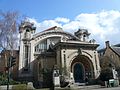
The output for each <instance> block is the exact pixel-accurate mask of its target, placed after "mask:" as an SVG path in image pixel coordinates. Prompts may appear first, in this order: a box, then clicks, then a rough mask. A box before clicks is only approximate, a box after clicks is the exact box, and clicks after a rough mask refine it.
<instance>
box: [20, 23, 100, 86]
mask: <svg viewBox="0 0 120 90" xmlns="http://www.w3.org/2000/svg"><path fill="white" fill-rule="evenodd" d="M19 30H20V50H19V75H18V77H19V79H20V80H27V81H33V82H34V81H35V82H37V83H41V84H43V83H51V80H52V73H53V70H54V69H57V70H59V74H60V76H63V77H64V79H65V81H68V82H69V81H70V80H71V79H72V80H73V81H74V83H77V82H79V83H83V82H85V77H88V78H89V79H96V78H98V76H99V75H100V65H99V58H98V53H97V50H96V49H97V47H98V46H99V44H97V43H95V40H89V39H88V38H89V35H90V33H89V32H88V31H87V30H86V29H79V30H78V31H77V32H75V33H74V35H73V34H70V33H68V32H65V31H63V29H62V28H60V27H57V26H55V27H52V28H49V29H47V30H44V31H42V32H39V33H35V27H34V25H33V24H32V23H29V22H23V23H22V24H21V26H20V28H19ZM71 75H73V78H71Z"/></svg>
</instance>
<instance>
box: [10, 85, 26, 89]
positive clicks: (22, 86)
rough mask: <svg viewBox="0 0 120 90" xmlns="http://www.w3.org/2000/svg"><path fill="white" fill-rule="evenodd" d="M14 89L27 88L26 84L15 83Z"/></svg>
mask: <svg viewBox="0 0 120 90" xmlns="http://www.w3.org/2000/svg"><path fill="white" fill-rule="evenodd" d="M12 90H27V85H26V84H18V85H13V86H12Z"/></svg>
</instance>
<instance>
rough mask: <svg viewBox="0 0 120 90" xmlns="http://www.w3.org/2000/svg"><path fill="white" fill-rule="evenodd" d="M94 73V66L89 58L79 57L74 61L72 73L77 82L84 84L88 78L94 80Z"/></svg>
mask: <svg viewBox="0 0 120 90" xmlns="http://www.w3.org/2000/svg"><path fill="white" fill-rule="evenodd" d="M93 71H94V70H93V64H92V62H91V60H90V59H89V58H88V57H87V56H84V55H78V56H77V57H75V59H73V60H72V63H71V72H72V73H73V77H74V80H75V82H79V83H84V82H85V78H86V77H88V78H89V79H90V78H93V77H94V76H93V75H94V72H93Z"/></svg>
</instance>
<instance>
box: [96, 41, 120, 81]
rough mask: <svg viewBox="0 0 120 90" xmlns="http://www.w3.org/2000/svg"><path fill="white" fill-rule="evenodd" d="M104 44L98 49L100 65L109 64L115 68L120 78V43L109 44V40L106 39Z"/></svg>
mask: <svg viewBox="0 0 120 90" xmlns="http://www.w3.org/2000/svg"><path fill="white" fill-rule="evenodd" d="M105 44H106V48H103V49H100V50H98V53H99V59H100V62H101V66H103V65H105V66H109V65H110V66H111V67H113V68H115V70H116V71H117V72H118V77H119V79H120V44H117V45H112V46H111V45H110V43H109V41H106V42H105ZM108 64H109V65H108Z"/></svg>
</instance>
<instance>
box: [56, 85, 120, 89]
mask: <svg viewBox="0 0 120 90" xmlns="http://www.w3.org/2000/svg"><path fill="white" fill-rule="evenodd" d="M55 90H120V87H110V88H105V87H101V86H97V85H94V86H79V87H71V88H55Z"/></svg>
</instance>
